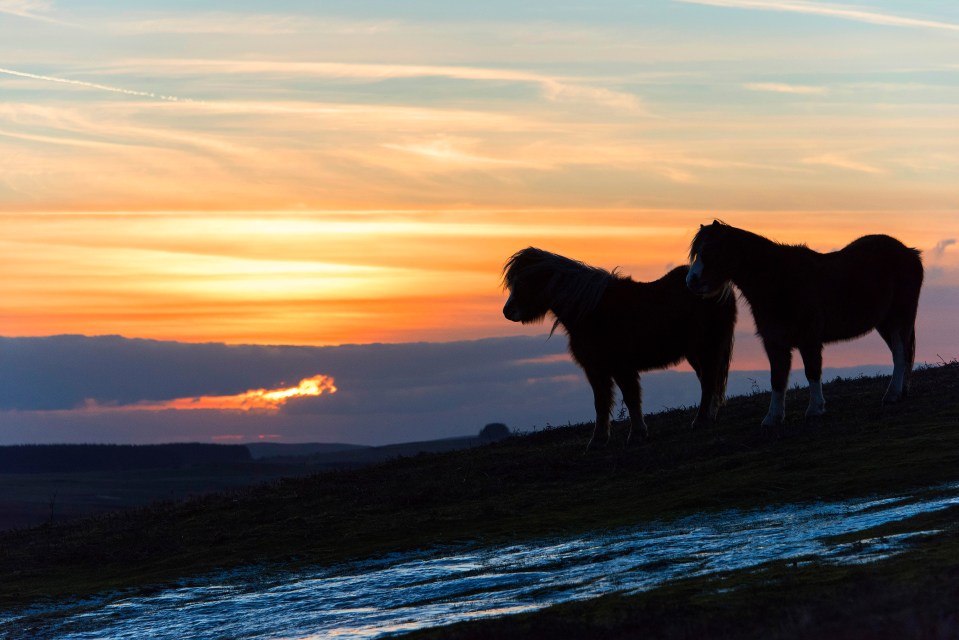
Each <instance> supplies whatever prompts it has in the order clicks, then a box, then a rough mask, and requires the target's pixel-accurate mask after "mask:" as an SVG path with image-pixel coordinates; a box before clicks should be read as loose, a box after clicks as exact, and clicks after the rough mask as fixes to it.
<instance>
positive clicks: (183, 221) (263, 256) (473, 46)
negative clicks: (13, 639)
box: [0, 0, 959, 439]
mask: <svg viewBox="0 0 959 640" xmlns="http://www.w3.org/2000/svg"><path fill="white" fill-rule="evenodd" d="M0 96H2V100H0V336H5V337H8V338H24V337H43V336H55V335H60V334H78V335H84V336H101V335H119V336H124V337H126V338H142V339H149V340H159V341H166V342H170V343H191V344H196V343H226V344H229V345H239V344H250V345H296V346H300V347H328V346H333V345H344V344H358V345H363V344H369V343H414V342H415V343H446V342H453V341H469V340H477V339H485V338H497V337H510V336H514V337H515V336H545V335H546V333H547V332H548V326H546V325H543V326H533V327H529V326H527V327H523V326H519V325H514V324H512V323H509V322H507V321H506V320H505V319H504V318H503V317H502V314H501V312H500V309H501V307H502V304H503V302H504V294H503V292H502V289H501V284H500V269H501V267H502V264H503V262H504V260H505V259H506V258H507V257H508V256H509V255H510V254H512V253H513V252H514V251H516V250H518V249H520V248H523V247H525V246H528V245H536V246H540V247H542V248H545V249H548V250H551V251H555V252H558V253H563V254H566V255H569V256H572V257H576V258H578V259H581V260H584V261H586V262H589V263H592V264H596V265H599V266H603V267H607V268H613V267H617V266H618V267H620V268H621V269H622V271H623V272H624V273H627V274H630V275H632V276H633V277H635V278H637V279H642V280H650V279H654V278H657V277H659V276H660V275H662V274H663V273H664V272H665V271H666V270H667V268H669V267H671V266H675V265H677V264H681V263H682V262H684V261H685V255H686V251H687V248H688V243H689V240H690V238H691V236H692V234H693V233H694V231H695V229H696V228H697V227H698V225H699V223H701V222H709V221H711V220H712V219H713V218H714V217H718V218H722V219H724V220H725V221H726V222H729V223H731V224H734V225H737V226H742V227H745V228H748V229H750V230H753V231H756V232H759V233H762V234H764V235H767V236H770V237H772V238H774V239H776V240H780V241H784V242H806V243H808V244H809V245H810V246H811V247H812V248H814V249H818V250H822V251H826V250H831V249H835V248H838V247H841V246H842V245H844V244H846V243H847V242H849V241H851V240H853V239H854V238H856V237H858V236H860V235H863V234H866V233H888V234H890V235H894V236H896V237H898V238H900V239H901V240H902V241H903V242H905V243H906V244H908V245H910V246H915V247H917V248H920V249H922V250H923V253H924V261H925V265H926V270H927V275H926V284H925V288H924V292H923V298H922V301H921V306H920V322H919V345H918V358H919V359H920V360H926V361H930V362H934V361H937V358H945V359H950V358H954V357H956V356H959V341H957V337H959V331H957V329H956V325H957V322H956V319H957V313H959V245H957V244H956V240H957V239H959V189H957V185H959V116H957V113H959V111H957V109H959V3H944V2H935V1H932V0H909V1H906V0H900V1H889V2H868V3H867V2H839V3H825V2H814V1H805V0H675V1H666V0H662V1H655V2H642V3H631V2H619V1H608V2H607V1H602V0H599V1H596V2H589V3H584V2H523V3H517V2H498V1H494V2H485V3H457V2H452V3H451V2H424V1H416V0H410V1H405V2H386V1H374V2H356V1H348V2H347V1H344V2H323V3H312V2H301V1H283V0H280V1H278V2H271V3H258V2H185V1H167V2H147V1H139V2H137V1H131V2H124V3H112V2H84V3H67V2H55V1H47V0H0ZM742 319H743V322H742V323H741V326H740V338H739V340H738V343H737V352H736V359H735V361H734V367H735V368H737V369H743V370H746V369H749V370H760V369H763V368H765V367H766V363H765V359H764V357H763V356H762V354H761V352H760V350H759V348H758V347H757V343H756V340H755V338H753V337H752V336H751V320H750V318H749V314H748V312H743V314H742ZM554 340H556V339H555V338H554ZM11 344H12V343H11ZM31 344H32V343H31ZM561 346H562V345H561V344H560V347H561ZM550 348H551V349H552V348H553V347H552V346H551V347H550ZM560 351H561V349H560ZM323 353H329V352H323ZM0 357H2V356H0ZM557 357H559V356H557ZM54 359H55V358H54ZM888 361H889V355H888V352H886V351H885V347H884V346H883V345H882V343H881V341H880V340H878V339H875V336H873V337H871V338H868V339H866V340H864V341H861V342H860V343H853V344H850V345H844V346H840V347H835V348H832V349H830V348H827V351H826V364H827V366H829V365H832V366H854V365H862V364H888ZM3 366H7V365H5V364H4V363H3V361H2V360H0V367H3ZM320 375H323V376H328V375H331V372H330V371H325V370H323V367H322V364H321V365H319V366H318V368H317V369H316V370H311V371H307V370H297V373H296V374H295V375H294V374H293V373H292V372H291V373H289V374H285V375H280V374H277V375H276V376H274V378H275V379H271V380H269V381H268V380H264V381H262V382H260V383H257V384H252V383H253V381H247V382H250V383H251V386H247V387H245V388H239V387H237V388H235V389H232V390H224V389H219V391H218V392H214V390H213V388H212V387H213V386H215V385H212V383H211V385H210V388H199V387H198V388H196V389H195V390H194V391H193V392H191V393H189V394H187V395H188V396H190V397H196V398H200V397H209V398H215V397H221V396H222V397H227V396H230V397H232V396H234V395H238V394H242V393H245V392H247V391H252V390H257V389H263V390H269V389H274V390H276V389H280V388H281V386H280V383H281V382H282V383H283V384H284V385H287V386H286V387H283V388H294V387H296V385H297V384H299V382H300V380H305V379H309V378H313V377H314V376H320ZM408 375H409V376H412V377H415V376H416V375H417V372H416V371H415V370H413V371H409V372H408ZM796 375H797V374H796V373H794V378H795V376H796ZM280 378H282V381H281V380H280ZM579 383H582V381H581V380H580V381H579ZM238 384H239V383H238ZM273 384H275V385H276V386H275V387H271V386H270V385H273ZM330 384H331V385H333V384H335V385H336V387H337V388H338V389H339V390H340V392H342V391H343V387H342V384H341V383H340V382H339V381H338V380H337V381H335V382H331V383H330ZM201 386H202V385H201ZM326 395H327V396H329V397H330V398H333V397H335V396H336V395H337V394H335V393H328V394H326ZM185 397H186V396H185ZM324 397H325V396H324ZM175 399H176V398H173V397H160V396H155V397H145V396H144V397H141V398H139V399H138V400H137V401H138V402H141V403H150V402H161V401H167V400H175ZM86 400H90V401H92V402H94V403H97V402H99V401H98V399H97V398H86ZM87 406H89V403H87ZM3 409H4V407H3V406H0V411H2V410H3ZM87 410H88V409H87ZM141 410H142V411H144V412H146V411H148V410H149V409H148V407H147V406H146V405H144V406H142V407H141ZM4 416H6V417H4ZM22 417H23V416H19V418H18V419H20V418H22ZM0 422H6V423H7V424H8V425H11V424H13V419H12V418H11V414H4V413H0ZM480 426H482V425H480ZM470 429H472V426H471V427H470ZM3 438H4V436H3V435H2V434H0V439H3Z"/></svg>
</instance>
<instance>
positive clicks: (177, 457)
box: [0, 443, 251, 473]
mask: <svg viewBox="0 0 959 640" xmlns="http://www.w3.org/2000/svg"><path fill="white" fill-rule="evenodd" d="M250 460H251V456H250V452H249V450H248V449H247V448H246V447H243V446H240V445H222V444H200V443H181V444H145V445H124V444H36V445H34V444H24V445H14V446H7V447H0V473H75V472H82V471H128V470H131V469H175V468H178V467H187V466H191V465H200V464H228V463H236V462H249V461H250Z"/></svg>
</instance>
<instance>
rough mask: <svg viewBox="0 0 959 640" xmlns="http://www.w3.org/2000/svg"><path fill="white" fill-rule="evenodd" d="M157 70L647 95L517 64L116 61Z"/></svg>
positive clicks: (566, 98)
mask: <svg viewBox="0 0 959 640" xmlns="http://www.w3.org/2000/svg"><path fill="white" fill-rule="evenodd" d="M144 66H149V67H150V68H151V69H153V70H159V69H165V70H168V71H176V72H177V73H181V74H182V73H191V72H192V73H219V74H251V75H262V74H283V75H300V76H309V77H312V78H334V79H344V80H359V81H361V80H371V81H378V80H393V79H397V78H450V79H454V80H473V81H491V82H517V83H528V84H533V85H537V86H538V87H539V88H540V91H541V93H542V95H543V96H544V97H545V98H546V99H547V100H550V101H553V102H588V103H593V104H598V105H601V106H604V107H607V108H611V109H616V110H620V111H627V112H631V113H640V112H643V104H642V101H641V100H640V99H639V98H638V97H637V96H636V95H634V94H632V93H629V92H627V91H619V90H617V89H611V88H609V87H606V86H597V85H596V84H595V83H591V82H589V81H586V80H584V79H582V78H575V77H558V76H550V75H545V74H540V73H535V72H530V71H524V70H516V69H496V68H489V67H469V66H449V65H435V66H434V65H420V64H369V63H343V62H290V61H273V60H185V59H167V60H149V61H137V60H131V61H127V62H126V63H123V64H122V65H119V66H115V67H114V70H115V71H116V70H119V71H121V72H122V71H125V70H126V67H129V68H132V69H141V68H143V67H144Z"/></svg>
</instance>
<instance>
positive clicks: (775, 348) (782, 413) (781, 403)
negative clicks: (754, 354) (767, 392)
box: [762, 341, 793, 427]
mask: <svg viewBox="0 0 959 640" xmlns="http://www.w3.org/2000/svg"><path fill="white" fill-rule="evenodd" d="M763 346H764V347H765V348H766V355H767V356H768V357H769V382H770V386H771V387H772V394H771V396H770V398H769V411H768V412H767V413H766V417H765V418H763V424H762V426H764V427H776V426H779V425H781V424H782V423H783V422H785V421H786V385H787V384H788V383H789V368H790V366H792V356H793V354H792V350H791V349H790V348H789V347H788V346H785V345H775V344H769V343H768V342H766V341H763Z"/></svg>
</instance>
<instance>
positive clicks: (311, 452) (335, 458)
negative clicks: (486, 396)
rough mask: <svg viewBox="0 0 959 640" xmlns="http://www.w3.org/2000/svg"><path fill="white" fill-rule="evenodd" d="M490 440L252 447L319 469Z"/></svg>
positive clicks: (266, 458) (270, 458) (266, 457)
mask: <svg viewBox="0 0 959 640" xmlns="http://www.w3.org/2000/svg"><path fill="white" fill-rule="evenodd" d="M489 443H490V440H488V439H483V438H479V437H476V436H468V437H462V438H443V439H441V440H424V441H421V442H403V443H400V444H388V445H383V446H379V447H372V446H363V445H355V444H342V443H319V442H312V443H304V444H282V443H275V442H269V443H267V442H262V443H261V442H254V443H250V444H248V445H246V446H247V448H249V449H250V453H251V454H252V456H253V458H254V460H260V461H263V462H276V463H283V464H306V465H309V466H311V467H314V468H316V469H317V470H331V469H355V468H357V467H364V466H367V465H371V464H376V463H378V462H384V461H386V460H391V459H393V458H402V457H409V456H415V455H419V454H421V453H443V452H446V451H457V450H459V449H469V448H471V447H478V446H481V445H484V444H489Z"/></svg>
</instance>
